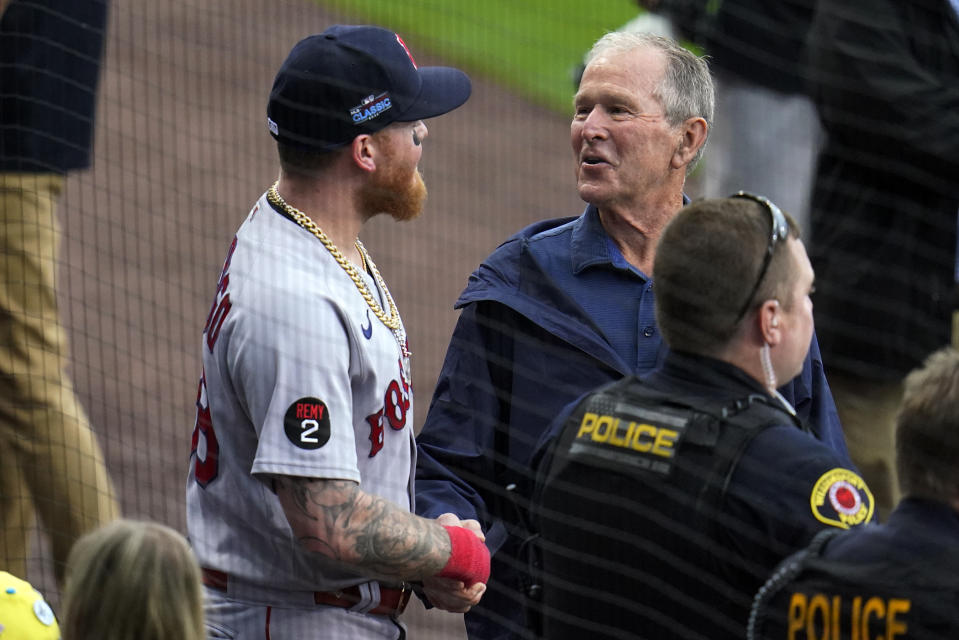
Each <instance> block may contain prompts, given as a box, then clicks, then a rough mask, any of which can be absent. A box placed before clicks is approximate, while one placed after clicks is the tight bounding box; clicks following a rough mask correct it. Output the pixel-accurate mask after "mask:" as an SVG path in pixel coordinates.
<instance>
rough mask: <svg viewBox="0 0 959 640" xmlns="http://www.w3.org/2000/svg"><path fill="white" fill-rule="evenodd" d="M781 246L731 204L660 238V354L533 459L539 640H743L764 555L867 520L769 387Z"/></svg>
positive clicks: (856, 484) (801, 255)
mask: <svg viewBox="0 0 959 640" xmlns="http://www.w3.org/2000/svg"><path fill="white" fill-rule="evenodd" d="M798 235H799V232H798V229H797V226H796V224H795V222H794V221H793V220H792V218H790V217H789V216H787V215H786V214H784V213H782V212H781V211H780V210H779V208H778V207H776V206H775V205H774V204H773V203H771V202H770V201H768V200H767V199H766V198H763V197H761V196H755V195H751V194H746V193H739V194H737V195H736V196H733V197H731V198H725V199H714V200H703V201H698V202H695V203H693V204H691V205H689V206H687V207H685V208H684V209H683V210H682V211H681V212H680V213H679V214H678V215H677V216H676V217H675V218H674V219H673V220H672V221H671V222H670V223H669V225H668V226H667V227H666V229H665V230H664V232H663V234H662V237H661V238H660V241H659V245H658V249H657V252H656V260H655V264H654V272H655V275H656V291H655V296H656V319H657V322H658V324H659V327H660V329H661V331H662V332H663V339H664V340H665V341H666V342H667V343H668V345H669V347H670V352H669V353H668V354H667V356H666V357H665V360H664V362H663V365H662V367H661V368H660V369H659V370H658V371H656V372H654V373H653V374H651V375H650V376H648V377H647V378H645V379H644V380H642V381H640V380H638V379H636V378H625V379H623V380H621V381H618V382H614V383H611V384H608V385H606V386H603V387H600V388H599V389H597V390H595V391H593V392H591V393H589V394H587V395H586V396H584V397H583V398H582V399H581V400H580V401H578V402H576V403H573V405H571V406H570V407H568V408H567V410H566V411H565V412H564V414H562V415H560V416H559V417H558V418H557V421H556V422H555V423H554V428H553V429H552V430H551V431H552V433H553V434H554V437H553V439H552V442H551V444H548V445H547V451H546V453H545V454H544V456H543V459H542V460H541V464H540V465H539V472H538V473H539V477H538V488H537V491H536V494H535V497H534V504H533V513H534V526H535V527H536V528H537V529H538V531H539V534H540V537H539V539H538V544H536V545H534V548H535V549H536V550H537V553H536V554H534V557H535V558H536V560H537V565H538V566H541V572H537V573H538V575H539V578H540V580H541V582H540V584H541V587H542V602H541V604H542V614H541V615H542V624H543V629H542V633H543V636H544V637H546V638H550V640H562V639H564V638H582V637H590V638H599V637H601V638H657V639H658V638H713V639H715V638H743V637H744V636H745V633H746V622H747V619H748V615H749V609H750V604H751V602H752V597H753V594H754V593H755V592H756V590H757V589H758V588H759V587H760V586H761V585H762V584H763V582H764V580H765V579H766V578H767V577H768V576H769V574H770V572H771V571H772V569H773V568H774V567H775V566H776V564H777V563H778V562H779V561H780V560H782V559H783V558H784V557H786V556H787V555H788V554H789V553H790V552H791V551H794V550H797V549H799V548H801V547H802V546H804V545H806V544H807V543H808V542H809V541H810V540H811V539H812V538H813V536H814V535H815V534H816V533H817V532H818V531H819V530H821V529H824V528H826V527H830V526H832V527H839V528H847V527H851V526H856V525H860V524H863V523H866V522H869V521H871V520H872V519H873V517H874V513H873V499H872V495H871V493H870V491H869V489H868V487H867V486H866V485H865V483H864V482H863V481H862V479H861V478H860V477H859V476H858V475H857V474H856V472H854V471H852V470H849V469H847V468H844V464H843V463H842V462H841V460H840V458H839V457H837V455H836V454H835V452H833V451H832V450H831V449H830V448H829V447H827V446H825V445H824V444H822V443H821V442H819V441H818V440H816V439H815V438H814V437H813V436H812V435H811V434H810V433H809V432H808V431H807V430H806V429H805V428H804V425H803V424H801V423H800V421H798V420H797V418H796V413H795V410H794V408H793V407H792V406H790V405H789V403H788V402H786V400H785V399H784V398H782V397H781V396H780V395H779V394H778V393H777V392H776V388H777V386H778V385H779V384H780V381H788V380H790V379H791V378H793V377H794V376H796V375H797V374H798V373H799V371H800V368H801V367H802V363H803V360H804V358H805V357H806V353H807V351H808V349H809V347H810V340H811V337H812V332H813V320H812V302H811V301H810V298H809V296H810V294H811V293H812V290H813V270H812V267H811V266H810V264H809V260H808V258H807V257H806V251H805V249H804V248H803V245H802V243H801V242H800V240H799V237H798ZM613 302H614V301H611V304H612V303H613Z"/></svg>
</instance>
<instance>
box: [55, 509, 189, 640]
mask: <svg viewBox="0 0 959 640" xmlns="http://www.w3.org/2000/svg"><path fill="white" fill-rule="evenodd" d="M63 609H64V613H63V621H62V623H61V625H60V627H61V630H62V632H63V638H64V639H65V640H173V639H176V640H203V639H204V637H205V631H204V624H203V589H202V586H201V581H200V568H199V566H198V565H197V562H196V558H195V557H194V555H193V551H192V550H191V549H190V546H189V544H188V543H187V541H186V539H185V538H184V537H183V536H182V535H181V534H180V533H178V532H177V531H175V530H173V529H171V528H170V527H167V526H165V525H162V524H159V523H156V522H145V521H137V520H127V519H120V520H115V521H113V522H111V523H109V524H107V525H105V526H103V527H101V528H99V529H97V530H95V531H93V532H91V533H88V534H86V535H85V536H83V537H82V538H80V539H79V540H78V541H77V542H76V544H75V545H74V546H73V549H72V550H71V551H70V556H69V558H68V560H67V575H66V586H65V589H64V602H63Z"/></svg>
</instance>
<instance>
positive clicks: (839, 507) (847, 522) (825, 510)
mask: <svg viewBox="0 0 959 640" xmlns="http://www.w3.org/2000/svg"><path fill="white" fill-rule="evenodd" d="M809 506H810V508H811V509H812V514H813V516H814V517H815V518H816V520H818V521H819V522H822V523H823V524H828V525H830V526H832V527H839V528H840V529H848V528H849V527H853V526H856V525H858V524H862V523H864V522H869V521H870V520H872V517H873V512H874V511H875V502H874V501H873V497H872V492H871V491H870V490H869V487H868V486H866V482H865V480H863V479H862V478H861V477H859V475H858V474H856V473H855V472H854V471H850V470H849V469H843V468H842V467H837V468H835V469H830V470H829V471H827V472H826V473H824V474H822V475H821V476H819V479H818V480H816V483H815V484H814V485H813V488H812V493H811V494H810V496H809Z"/></svg>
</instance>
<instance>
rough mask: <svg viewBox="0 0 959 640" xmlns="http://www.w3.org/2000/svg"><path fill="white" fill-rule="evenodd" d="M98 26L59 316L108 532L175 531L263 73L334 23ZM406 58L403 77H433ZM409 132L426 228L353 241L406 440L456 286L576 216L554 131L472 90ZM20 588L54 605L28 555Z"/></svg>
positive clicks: (247, 197)
mask: <svg viewBox="0 0 959 640" xmlns="http://www.w3.org/2000/svg"><path fill="white" fill-rule="evenodd" d="M111 10H112V12H113V13H112V16H111V24H110V32H109V38H108V45H107V54H106V66H105V69H104V74H103V77H102V85H101V92H100V107H99V113H98V133H97V141H96V155H95V166H94V168H93V169H92V170H90V171H87V172H83V173H80V174H77V175H74V176H72V177H71V178H70V180H69V181H68V185H67V191H66V195H65V198H64V201H63V204H62V207H61V212H62V217H61V220H62V223H63V229H64V242H63V247H62V258H63V264H62V268H61V276H60V277H61V282H60V284H61V292H62V304H63V314H64V317H65V321H66V323H67V325H68V328H69V330H70V336H71V340H72V344H71V346H72V354H73V375H74V378H75V380H76V384H77V388H78V392H79V393H80V395H81V399H82V401H83V403H84V405H85V406H86V408H87V410H88V412H89V414H90V416H91V420H92V422H93V425H94V428H95V429H96V431H97V433H98V435H99V437H100V439H101V442H102V443H103V445H104V449H105V452H106V456H107V460H108V465H109V468H110V470H111V472H112V474H113V478H114V480H115V482H116V484H117V487H118V491H119V493H120V495H121V498H122V506H123V511H124V513H125V515H127V516H132V517H142V518H151V519H155V520H159V521H162V522H165V523H167V524H170V525H172V526H174V527H176V528H179V529H180V530H184V521H185V518H184V504H183V492H184V482H185V478H186V471H187V461H188V457H189V452H190V435H191V433H192V429H193V418H194V408H193V407H194V402H195V398H196V386H197V380H198V376H199V371H200V364H199V354H200V348H199V345H200V333H201V331H202V327H203V323H204V321H205V318H206V315H207V312H208V309H209V305H210V303H211V301H212V294H213V291H214V288H215V284H216V279H217V276H218V274H219V271H220V267H221V265H222V261H223V259H224V257H225V253H226V249H227V247H228V244H229V241H230V239H231V237H232V235H233V233H234V231H235V229H236V227H237V226H238V225H239V223H240V222H241V221H242V220H243V218H244V217H245V216H246V214H247V212H248V210H249V208H250V206H251V205H252V203H253V202H254V201H255V200H256V198H257V197H258V196H259V195H260V194H261V193H262V192H263V191H264V189H265V188H266V187H268V186H269V185H270V184H271V183H272V181H273V180H274V179H275V176H276V163H275V151H274V146H273V141H272V138H270V136H269V134H268V133H267V129H266V123H265V108H266V98H267V95H268V92H269V88H270V85H271V83H272V79H273V74H274V72H275V70H276V68H277V67H278V66H279V64H280V62H281V61H282V59H283V58H284V57H285V56H286V53H287V52H288V50H289V48H290V47H291V46H292V45H293V43H294V42H296V41H297V40H299V39H300V38H302V37H304V36H306V35H308V34H310V33H314V32H319V31H322V30H323V29H324V28H326V27H327V26H328V25H330V24H333V23H336V22H348V21H349V20H348V19H346V18H344V17H342V16H338V15H334V14H331V13H328V12H327V11H325V10H323V9H322V8H318V7H317V6H316V5H314V4H313V3H310V2H307V1H305V0H304V1H298V0H271V1H270V2H262V1H255V0H171V1H169V2H152V1H148V0H126V1H124V2H113V3H112V9H111ZM406 41H407V43H408V44H409V45H410V47H411V49H412V50H413V53H414V55H415V56H416V58H417V61H418V62H419V63H420V65H421V66H422V65H424V64H437V63H440V62H441V61H439V60H436V59H435V58H431V57H430V56H429V55H427V52H426V51H423V50H422V47H420V48H417V43H416V40H415V38H406ZM572 62H573V61H571V64H572ZM427 124H428V126H429V129H430V136H429V138H428V140H427V141H426V143H425V154H424V159H423V161H422V163H421V168H422V170H423V172H424V174H425V178H426V181H427V184H428V186H429V188H430V199H429V201H428V204H427V208H426V212H425V215H424V216H423V217H422V218H421V219H419V220H417V221H415V222H412V223H409V224H405V225H397V224H395V223H393V222H392V221H388V220H375V221H374V222H373V223H372V224H371V225H370V226H369V227H368V228H367V230H366V231H365V232H364V234H363V240H364V242H365V243H366V245H367V247H368V248H369V249H370V251H371V253H372V255H373V257H374V259H375V260H376V262H377V264H378V265H379V267H380V270H381V271H382V272H383V274H384V275H385V277H386V279H387V281H388V282H389V285H390V288H391V290H392V292H393V295H394V297H395V299H396V301H397V304H398V306H399V308H400V310H401V312H402V314H403V318H404V321H405V323H406V325H407V327H408V329H409V330H410V345H411V348H412V350H413V354H414V355H413V371H414V389H415V391H416V420H417V422H416V424H417V425H420V424H422V420H423V416H424V415H425V412H426V408H427V406H428V403H429V399H430V395H431V392H432V388H433V385H434V383H435V380H436V376H437V373H438V371H439V367H440V365H441V363H442V357H443V354H444V352H445V349H446V345H447V343H448V340H449V335H450V332H451V330H452V326H453V323H454V321H455V317H456V316H455V313H454V311H453V309H452V303H453V301H454V300H455V298H456V297H457V295H458V294H459V292H460V291H461V290H462V288H463V286H464V285H465V283H466V278H467V276H468V275H469V273H470V272H471V271H472V270H473V269H474V268H475V266H476V265H477V264H478V263H479V261H480V260H481V259H482V258H483V257H484V256H485V255H486V254H487V253H489V251H490V250H491V249H492V248H494V247H495V246H496V244H498V243H499V242H500V241H502V240H503V239H505V238H506V237H507V236H508V235H509V234H511V233H512V232H514V231H516V230H518V229H519V228H521V227H522V226H524V225H525V224H527V223H529V222H532V221H534V220H538V219H541V218H545V217H553V216H558V215H572V214H576V213H578V212H579V211H580V210H581V208H582V203H581V202H580V201H579V199H578V198H577V196H576V193H575V189H574V187H573V181H572V162H571V153H570V152H569V146H568V131H569V129H568V126H569V125H568V118H567V117H566V116H564V115H559V114H555V113H552V112H548V111H546V110H544V109H541V108H539V107H536V106H533V105H530V104H529V103H527V102H526V101H524V100H523V99H521V98H519V97H517V96H516V95H513V94H511V93H510V92H508V91H506V90H504V89H502V88H501V87H498V86H496V85H494V84H492V83H490V82H487V81H486V80H484V79H483V78H482V77H479V76H476V75H475V74H474V75H473V95H472V97H471V99H470V100H469V102H467V104H466V105H465V106H464V107H462V108H461V109H459V110H457V111H455V112H453V113H451V114H448V115H446V116H443V117H441V118H438V119H436V120H432V121H428V123H427ZM31 579H32V580H34V582H35V583H36V584H37V585H38V586H39V587H41V588H42V590H44V591H45V592H46V593H47V594H48V596H49V597H50V599H51V600H52V601H54V602H56V601H57V599H58V594H57V593H56V590H55V587H53V585H52V580H50V578H49V563H48V560H46V559H45V558H44V556H43V552H42V551H41V552H40V555H39V556H38V559H37V560H36V561H35V562H34V568H33V569H31ZM404 618H405V620H406V621H407V624H408V626H409V628H410V631H411V633H410V637H412V638H455V637H462V636H464V634H463V632H462V621H461V617H460V616H454V615H451V614H444V613H441V612H426V611H424V610H423V609H422V606H421V605H419V604H418V603H416V602H414V604H413V606H411V609H410V611H408V613H407V614H406V615H405V616H404Z"/></svg>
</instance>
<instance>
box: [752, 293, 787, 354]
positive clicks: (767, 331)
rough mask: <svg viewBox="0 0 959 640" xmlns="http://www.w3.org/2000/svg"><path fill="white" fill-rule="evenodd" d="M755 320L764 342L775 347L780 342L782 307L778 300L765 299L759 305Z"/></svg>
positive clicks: (781, 337)
mask: <svg viewBox="0 0 959 640" xmlns="http://www.w3.org/2000/svg"><path fill="white" fill-rule="evenodd" d="M757 321H758V322H759V330H760V332H761V333H762V337H763V340H764V341H765V342H766V344H768V345H769V346H771V347H775V346H776V345H777V344H779V343H780V342H782V339H783V328H782V326H781V325H782V309H781V308H780V306H779V300H766V301H765V302H764V303H762V306H760V307H759V317H758V318H757Z"/></svg>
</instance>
